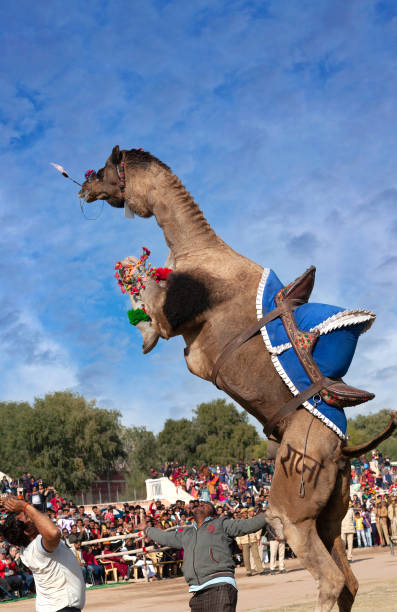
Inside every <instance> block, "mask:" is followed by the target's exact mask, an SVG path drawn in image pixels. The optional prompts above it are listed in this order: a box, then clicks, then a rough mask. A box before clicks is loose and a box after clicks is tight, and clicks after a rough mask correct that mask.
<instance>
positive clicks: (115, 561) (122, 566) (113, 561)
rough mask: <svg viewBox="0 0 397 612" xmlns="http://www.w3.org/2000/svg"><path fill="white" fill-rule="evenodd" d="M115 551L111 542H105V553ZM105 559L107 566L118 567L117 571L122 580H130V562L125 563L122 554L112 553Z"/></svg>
mask: <svg viewBox="0 0 397 612" xmlns="http://www.w3.org/2000/svg"><path fill="white" fill-rule="evenodd" d="M111 552H113V551H112V549H111V547H110V546H109V544H106V543H105V546H104V548H103V554H104V555H107V554H109V553H111ZM104 561H106V563H107V564H109V565H107V567H112V568H113V567H115V568H116V569H117V572H118V574H119V576H120V578H121V579H122V580H128V576H127V574H128V567H129V566H128V563H124V562H123V559H122V557H121V556H120V555H112V556H111V557H107V558H106V559H104Z"/></svg>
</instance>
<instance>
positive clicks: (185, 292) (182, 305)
mask: <svg viewBox="0 0 397 612" xmlns="http://www.w3.org/2000/svg"><path fill="white" fill-rule="evenodd" d="M211 305H212V304H211V300H210V295H209V291H208V288H207V286H206V285H205V284H204V283H203V282H202V281H201V280H198V279H197V278H194V277H193V276H192V275H191V274H185V273H183V272H173V273H172V274H170V275H169V277H168V288H167V295H166V298H165V302H164V306H163V312H164V314H165V316H166V317H167V320H168V322H169V324H170V325H171V327H172V329H178V327H180V326H181V325H184V324H186V323H188V322H189V321H193V320H194V319H195V318H196V317H197V316H199V315H200V314H202V313H203V312H204V311H205V310H208V309H209V308H211Z"/></svg>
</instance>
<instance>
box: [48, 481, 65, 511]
mask: <svg viewBox="0 0 397 612" xmlns="http://www.w3.org/2000/svg"><path fill="white" fill-rule="evenodd" d="M48 489H49V496H50V495H51V491H52V492H53V493H54V497H52V498H51V499H50V504H51V506H52V507H53V508H54V510H55V512H58V510H60V509H61V508H62V505H63V503H64V501H65V500H64V499H63V498H62V497H61V496H60V495H59V493H58V492H57V491H55V489H54V487H48Z"/></svg>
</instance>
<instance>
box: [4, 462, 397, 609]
mask: <svg viewBox="0 0 397 612" xmlns="http://www.w3.org/2000/svg"><path fill="white" fill-rule="evenodd" d="M273 473H274V461H272V460H266V461H265V460H262V459H258V460H252V461H249V462H238V463H236V464H235V465H232V464H230V463H229V464H227V465H225V466H222V465H212V464H210V465H208V466H202V467H200V468H197V467H196V466H192V467H189V468H188V467H187V466H186V465H183V464H181V463H178V462H169V463H164V464H163V465H162V466H160V467H159V468H157V469H156V468H151V469H150V474H148V476H149V477H150V478H158V477H161V476H165V477H167V478H169V479H170V480H171V481H172V482H173V483H174V484H175V485H176V486H177V487H180V488H181V489H182V490H184V491H186V492H187V493H189V494H190V495H191V496H192V497H193V500H192V501H190V502H189V503H185V502H183V501H181V500H178V501H177V502H176V503H175V504H171V505H167V504H163V503H162V501H161V500H152V502H151V503H150V504H149V505H148V504H143V503H141V504H140V503H125V504H124V505H120V504H118V505H117V507H116V505H112V504H110V505H106V506H95V505H94V506H77V505H76V504H75V503H74V502H73V500H67V499H65V498H63V497H62V496H61V495H60V494H59V492H57V491H56V490H55V488H54V487H53V486H51V485H47V484H46V483H44V482H43V480H42V479H41V478H37V479H35V478H34V476H33V475H32V474H30V473H29V472H26V473H24V474H23V476H22V478H21V479H19V480H16V479H10V480H9V479H7V477H6V476H4V477H3V478H2V480H1V481H0V492H1V493H2V494H13V495H18V496H20V497H23V498H24V499H25V500H26V501H28V502H29V503H31V504H32V505H34V507H35V508H37V509H38V510H40V511H41V512H46V513H47V514H48V516H49V517H50V519H51V520H52V521H53V522H54V523H56V524H57V525H58V526H59V528H60V529H61V531H62V539H63V541H64V543H65V544H66V545H67V546H69V547H70V548H71V549H72V551H73V552H74V554H75V555H76V557H77V559H78V560H79V563H80V566H81V570H82V572H83V575H84V578H85V581H86V584H87V587H91V586H93V585H95V584H98V583H102V582H103V581H104V578H105V573H106V572H107V570H109V569H110V570H115V571H116V572H117V577H118V579H119V580H132V579H133V578H132V576H135V577H136V576H140V577H142V576H143V577H145V578H147V579H158V578H160V577H164V578H168V577H170V576H171V575H174V574H175V573H176V572H175V571H174V569H176V568H178V569H179V570H180V565H181V564H180V563H179V562H181V561H182V559H183V551H177V550H164V551H163V550H161V551H159V552H158V553H156V554H155V555H154V556H153V555H152V556H148V555H147V552H146V551H147V549H148V547H149V546H151V545H152V546H154V549H156V546H155V545H154V543H150V542H149V543H147V542H144V541H143V540H142V538H141V536H140V535H139V534H140V531H139V525H140V523H141V521H142V518H143V516H145V517H146V519H147V523H148V524H149V525H152V526H154V527H157V528H160V529H179V528H182V527H185V526H186V525H189V524H192V523H193V516H192V508H193V507H194V505H195V504H197V503H198V499H202V500H204V501H211V502H212V503H213V504H214V505H215V507H216V512H217V514H219V515H222V514H227V515H228V516H229V517H230V518H248V517H250V516H253V515H255V514H256V513H257V512H261V511H263V510H264V509H266V508H267V506H268V499H269V493H270V487H271V483H272V478H273ZM351 485H352V486H351V490H352V497H351V499H350V504H349V512H348V515H347V516H346V518H345V521H344V526H342V535H343V536H344V538H345V540H346V541H347V545H348V547H349V541H350V540H351V547H352V546H353V544H355V545H356V546H359V547H360V546H377V545H387V544H389V543H390V538H393V537H397V496H396V494H397V474H396V466H394V465H392V463H391V462H390V461H389V459H388V458H387V457H382V455H381V453H379V452H378V451H377V452H374V453H373V455H372V457H371V459H370V460H369V461H367V459H366V458H365V457H362V458H361V459H359V460H354V461H353V462H352V471H351ZM4 518H5V512H4V511H3V512H2V513H1V517H0V523H1V522H3V520H4ZM349 522H350V523H349ZM347 523H349V526H348V527H347V529H346V525H347ZM352 525H353V527H352ZM348 534H349V535H348ZM350 534H352V535H350ZM121 536H123V537H121ZM138 536H139V537H138ZM92 540H102V541H101V542H93V543H92V544H90V545H85V544H84V543H85V542H91V541H92ZM143 546H144V547H145V550H144V551H142V547H143ZM351 547H350V554H351ZM285 548H286V547H285V544H284V543H283V542H279V541H278V540H277V539H276V538H275V537H274V534H273V533H272V532H271V529H268V528H266V529H264V530H263V531H262V532H261V533H257V534H253V536H251V537H250V538H248V541H245V540H244V541H243V540H241V541H239V540H237V541H236V546H235V551H234V553H235V560H236V563H241V564H243V563H244V565H245V568H246V570H247V574H248V575H253V574H255V573H263V569H264V567H266V564H267V563H268V562H269V561H270V572H271V573H274V572H275V571H276V555H277V553H278V554H279V570H280V571H281V572H284V571H285V567H284V554H285ZM155 552H156V551H155ZM144 553H145V554H144ZM288 554H290V555H292V553H291V551H288V547H287V555H288ZM348 554H349V549H348ZM250 559H252V560H253V561H254V566H255V568H254V569H252V568H251V564H250ZM160 565H162V566H163V567H162V569H161V573H160V572H159V571H158V568H159V566H160ZM259 570H261V571H259ZM33 592H34V580H33V577H32V575H31V573H30V571H29V570H28V569H27V568H26V567H24V566H23V564H22V561H21V559H20V558H19V551H18V547H15V546H10V545H9V544H8V543H7V542H5V541H4V540H3V539H2V537H1V536H0V597H1V596H3V598H13V597H19V596H22V595H28V594H30V593H33Z"/></svg>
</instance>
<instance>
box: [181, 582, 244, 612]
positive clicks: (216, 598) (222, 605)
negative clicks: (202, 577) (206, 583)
mask: <svg viewBox="0 0 397 612" xmlns="http://www.w3.org/2000/svg"><path fill="white" fill-rule="evenodd" d="M189 606H190V609H191V611H192V612H235V610H236V606H237V589H235V588H234V586H232V585H231V584H220V585H219V586H213V587H208V589H202V590H201V591H197V592H196V593H195V594H194V595H193V597H192V598H191V600H190V601H189Z"/></svg>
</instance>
